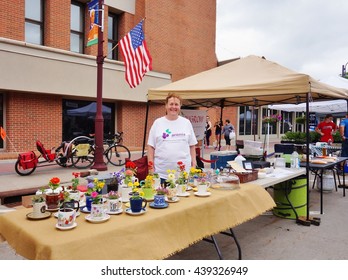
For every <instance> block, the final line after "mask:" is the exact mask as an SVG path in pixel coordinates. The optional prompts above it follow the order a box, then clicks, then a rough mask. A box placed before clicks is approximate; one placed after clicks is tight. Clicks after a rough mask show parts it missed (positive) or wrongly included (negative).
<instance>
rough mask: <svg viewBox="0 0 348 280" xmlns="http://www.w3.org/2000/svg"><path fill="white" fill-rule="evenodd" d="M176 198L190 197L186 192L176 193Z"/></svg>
mask: <svg viewBox="0 0 348 280" xmlns="http://www.w3.org/2000/svg"><path fill="white" fill-rule="evenodd" d="M177 196H181V197H188V196H190V193H188V192H184V193H178V194H177Z"/></svg>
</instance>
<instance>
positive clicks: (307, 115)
mask: <svg viewBox="0 0 348 280" xmlns="http://www.w3.org/2000/svg"><path fill="white" fill-rule="evenodd" d="M309 94H310V92H308V93H307V95H306V180H307V221H309V137H310V136H309V129H308V128H309Z"/></svg>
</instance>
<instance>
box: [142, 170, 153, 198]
mask: <svg viewBox="0 0 348 280" xmlns="http://www.w3.org/2000/svg"><path fill="white" fill-rule="evenodd" d="M141 189H142V191H143V193H144V198H145V199H146V200H147V201H149V200H153V196H154V193H155V189H154V178H153V175H150V174H149V175H147V176H146V178H145V180H144V185H143V186H142V187H141Z"/></svg>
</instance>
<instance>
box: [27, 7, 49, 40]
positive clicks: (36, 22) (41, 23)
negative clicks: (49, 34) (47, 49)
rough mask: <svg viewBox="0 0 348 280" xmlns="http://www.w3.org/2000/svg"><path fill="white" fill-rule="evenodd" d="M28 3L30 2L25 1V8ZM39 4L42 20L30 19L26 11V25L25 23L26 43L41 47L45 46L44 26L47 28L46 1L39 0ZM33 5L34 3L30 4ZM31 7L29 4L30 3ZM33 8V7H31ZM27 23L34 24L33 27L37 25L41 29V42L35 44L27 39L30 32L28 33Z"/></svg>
mask: <svg viewBox="0 0 348 280" xmlns="http://www.w3.org/2000/svg"><path fill="white" fill-rule="evenodd" d="M27 1H29V0H25V3H24V7H25V6H26V5H27ZM39 3H40V7H39V8H40V20H37V19H33V18H28V17H27V15H26V13H25V11H24V18H25V23H24V41H25V42H26V43H30V44H37V45H41V46H43V45H44V43H45V42H44V38H45V37H44V35H45V34H44V26H45V1H44V0H39ZM30 4H31V5H32V3H30ZM28 5H29V3H28ZM31 7H32V6H31ZM27 23H29V24H32V25H35V26H39V29H40V42H39V43H37V42H34V40H33V41H31V40H28V38H27V34H28V33H29V32H27V26H26V25H27Z"/></svg>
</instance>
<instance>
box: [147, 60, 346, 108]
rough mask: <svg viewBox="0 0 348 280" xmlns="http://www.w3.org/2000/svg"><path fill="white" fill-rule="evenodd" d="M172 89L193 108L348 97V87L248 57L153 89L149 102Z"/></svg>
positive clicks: (159, 99) (149, 93)
mask: <svg viewBox="0 0 348 280" xmlns="http://www.w3.org/2000/svg"><path fill="white" fill-rule="evenodd" d="M169 92H175V93H176V94H178V95H180V96H181V97H182V98H183V103H184V104H183V105H184V106H189V107H201V106H204V107H212V106H222V107H224V106H246V105H248V106H261V105H269V104H274V103H278V104H279V103H280V104H288V103H295V104H298V103H301V102H306V98H307V93H310V95H311V96H310V98H311V99H313V100H328V99H329V100H332V99H346V98H348V90H344V89H339V88H336V87H332V86H329V85H327V84H324V83H321V82H318V81H316V80H315V79H313V78H311V77H310V76H309V75H306V74H302V73H297V72H295V71H292V70H290V69H288V68H285V67H283V66H281V65H279V64H277V63H275V62H272V61H269V60H266V59H264V58H261V57H257V56H253V55H251V56H248V57H245V58H241V59H238V60H236V61H233V62H230V63H227V64H224V65H222V66H219V67H216V68H213V69H210V70H207V71H204V72H201V73H198V74H196V75H193V76H190V77H187V78H185V79H182V80H179V81H176V82H173V83H170V84H168V85H165V86H162V87H159V88H155V89H149V90H148V100H149V101H154V102H156V101H157V102H158V101H163V100H164V99H165V98H166V97H167V94H168V93H169Z"/></svg>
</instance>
